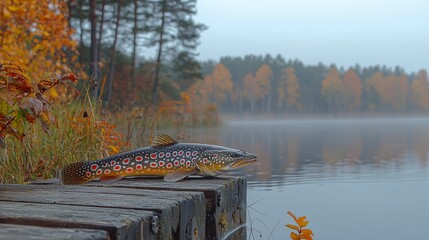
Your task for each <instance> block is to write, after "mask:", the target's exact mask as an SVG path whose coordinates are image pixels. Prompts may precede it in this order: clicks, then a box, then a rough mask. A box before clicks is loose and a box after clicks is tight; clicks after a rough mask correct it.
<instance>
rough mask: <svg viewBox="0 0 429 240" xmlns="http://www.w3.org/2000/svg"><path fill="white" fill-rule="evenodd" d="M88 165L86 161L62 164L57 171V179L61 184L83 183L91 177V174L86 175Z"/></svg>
mask: <svg viewBox="0 0 429 240" xmlns="http://www.w3.org/2000/svg"><path fill="white" fill-rule="evenodd" d="M88 171H89V165H88V163H87V162H76V163H72V164H69V165H66V166H64V167H63V168H61V169H60V170H59V171H58V179H59V180H60V183H61V184H64V185H73V184H84V183H86V182H88V181H90V180H91V179H93V176H92V174H89V175H87V172H88Z"/></svg>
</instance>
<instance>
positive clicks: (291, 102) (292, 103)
mask: <svg viewBox="0 0 429 240" xmlns="http://www.w3.org/2000/svg"><path fill="white" fill-rule="evenodd" d="M284 71H285V73H286V85H287V105H288V108H289V109H295V110H301V104H300V102H299V96H300V87H299V82H298V78H297V77H296V75H295V70H294V69H293V68H291V67H289V68H286V69H285V70H284Z"/></svg>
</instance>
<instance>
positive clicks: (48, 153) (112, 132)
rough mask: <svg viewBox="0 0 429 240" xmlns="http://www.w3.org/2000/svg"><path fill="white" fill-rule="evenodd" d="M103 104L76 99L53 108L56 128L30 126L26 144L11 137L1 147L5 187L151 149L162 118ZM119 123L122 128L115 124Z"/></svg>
mask: <svg viewBox="0 0 429 240" xmlns="http://www.w3.org/2000/svg"><path fill="white" fill-rule="evenodd" d="M100 105H101V104H100V103H94V102H91V101H89V100H84V101H82V100H75V101H73V102H71V103H68V104H63V105H56V106H53V109H52V113H53V115H54V116H55V118H56V120H57V127H55V126H51V128H50V130H49V134H46V133H44V132H43V130H42V128H41V126H40V124H39V123H37V124H28V125H26V129H25V134H26V137H24V140H23V141H22V142H21V141H20V140H18V139H16V138H14V137H12V136H9V137H7V138H6V141H5V146H4V147H3V148H0V183H26V182H29V181H32V180H36V179H48V178H52V177H55V175H56V172H57V170H58V169H59V168H61V167H62V166H63V165H65V164H68V163H72V162H78V161H86V160H95V159H100V158H104V157H107V156H109V155H112V154H116V153H119V152H122V151H126V150H130V149H132V148H134V147H136V146H142V145H147V144H148V142H149V139H150V137H151V135H153V129H155V126H156V124H157V121H158V118H159V114H157V113H153V111H150V110H148V109H147V110H145V109H140V110H137V111H134V112H127V113H117V114H115V115H111V114H109V113H108V112H106V111H103V110H102V109H101V108H100ZM115 122H116V123H118V124H120V125H119V126H118V127H117V126H116V125H115V124H114V123H115Z"/></svg>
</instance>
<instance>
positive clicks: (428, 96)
mask: <svg viewBox="0 0 429 240" xmlns="http://www.w3.org/2000/svg"><path fill="white" fill-rule="evenodd" d="M428 81H429V80H428V75H427V72H426V70H420V71H419V72H418V73H417V75H416V76H415V77H414V79H413V82H412V84H411V101H412V103H413V106H414V107H415V109H417V110H422V111H428V110H429V82H428Z"/></svg>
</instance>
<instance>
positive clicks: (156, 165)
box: [149, 162, 158, 168]
mask: <svg viewBox="0 0 429 240" xmlns="http://www.w3.org/2000/svg"><path fill="white" fill-rule="evenodd" d="M149 165H150V167H151V168H156V167H158V163H156V162H151V163H150V164H149Z"/></svg>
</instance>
